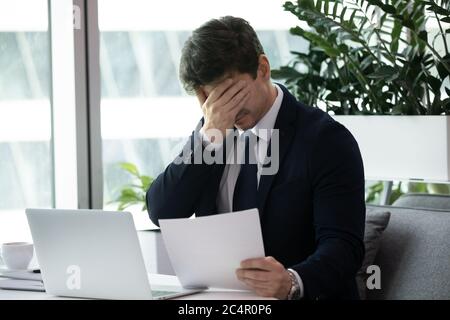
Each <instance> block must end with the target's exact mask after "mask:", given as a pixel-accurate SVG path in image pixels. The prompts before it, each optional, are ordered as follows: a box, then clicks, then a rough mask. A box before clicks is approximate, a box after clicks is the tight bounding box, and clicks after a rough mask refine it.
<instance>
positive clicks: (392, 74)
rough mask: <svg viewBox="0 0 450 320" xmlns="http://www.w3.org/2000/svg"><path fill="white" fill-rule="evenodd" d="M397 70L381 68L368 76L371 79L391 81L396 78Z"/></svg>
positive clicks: (389, 67) (387, 67)
mask: <svg viewBox="0 0 450 320" xmlns="http://www.w3.org/2000/svg"><path fill="white" fill-rule="evenodd" d="M398 75H399V73H398V70H397V69H396V68H394V67H391V66H381V67H379V68H378V69H377V70H376V71H375V72H373V73H372V74H370V75H368V77H369V78H371V79H384V80H386V81H392V80H394V79H396V78H397V77H398Z"/></svg>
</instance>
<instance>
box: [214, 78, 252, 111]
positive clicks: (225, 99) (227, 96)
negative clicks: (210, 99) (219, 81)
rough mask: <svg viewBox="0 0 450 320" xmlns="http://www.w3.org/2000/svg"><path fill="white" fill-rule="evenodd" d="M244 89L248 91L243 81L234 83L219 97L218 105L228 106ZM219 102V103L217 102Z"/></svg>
mask: <svg viewBox="0 0 450 320" xmlns="http://www.w3.org/2000/svg"><path fill="white" fill-rule="evenodd" d="M245 89H248V85H247V82H246V81H244V80H240V81H238V82H236V83H234V84H233V85H232V86H231V87H229V88H228V90H227V91H225V92H224V93H223V94H222V96H221V97H220V99H218V100H220V104H222V105H226V104H228V103H229V102H230V101H231V100H232V99H234V97H236V95H238V94H239V93H240V92H242V91H244V90H245ZM218 102H219V101H218Z"/></svg>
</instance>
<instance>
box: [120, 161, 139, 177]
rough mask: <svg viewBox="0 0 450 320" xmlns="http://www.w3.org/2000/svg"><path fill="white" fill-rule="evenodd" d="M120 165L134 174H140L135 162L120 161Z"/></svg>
mask: <svg viewBox="0 0 450 320" xmlns="http://www.w3.org/2000/svg"><path fill="white" fill-rule="evenodd" d="M119 166H120V167H121V168H122V169H124V170H125V171H127V172H128V173H130V174H132V175H133V176H137V177H138V176H139V170H138V169H137V167H136V166H135V165H134V164H132V163H130V162H121V163H119Z"/></svg>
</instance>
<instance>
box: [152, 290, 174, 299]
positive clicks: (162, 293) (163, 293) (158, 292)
mask: <svg viewBox="0 0 450 320" xmlns="http://www.w3.org/2000/svg"><path fill="white" fill-rule="evenodd" d="M176 293H178V292H177V291H162V290H152V296H153V297H154V298H157V297H163V296H168V295H172V294H176Z"/></svg>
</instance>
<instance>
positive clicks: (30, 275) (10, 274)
mask: <svg viewBox="0 0 450 320" xmlns="http://www.w3.org/2000/svg"><path fill="white" fill-rule="evenodd" d="M0 278H10V279H18V280H35V281H42V275H41V274H40V273H34V272H33V271H30V270H4V271H0Z"/></svg>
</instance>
